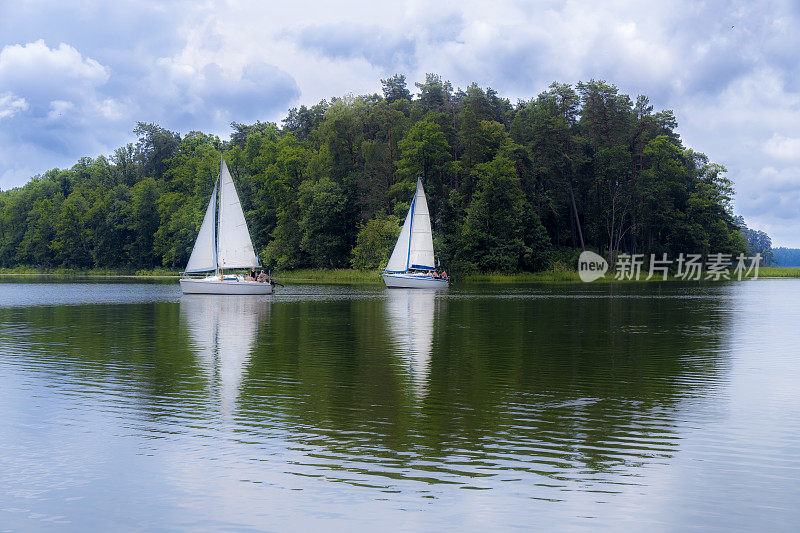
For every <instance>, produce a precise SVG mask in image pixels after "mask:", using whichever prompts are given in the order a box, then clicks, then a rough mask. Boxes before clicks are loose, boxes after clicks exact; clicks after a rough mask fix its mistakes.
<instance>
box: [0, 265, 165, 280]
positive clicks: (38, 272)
mask: <svg viewBox="0 0 800 533" xmlns="http://www.w3.org/2000/svg"><path fill="white" fill-rule="evenodd" d="M179 275H180V273H179V272H178V271H177V270H167V269H164V268H153V269H140V270H124V269H114V268H92V269H89V270H83V269H74V268H55V269H43V268H37V267H31V266H18V267H13V268H0V276H52V277H57V278H83V277H87V278H102V277H108V278H119V277H141V278H172V277H174V278H177V277H178V276H179Z"/></svg>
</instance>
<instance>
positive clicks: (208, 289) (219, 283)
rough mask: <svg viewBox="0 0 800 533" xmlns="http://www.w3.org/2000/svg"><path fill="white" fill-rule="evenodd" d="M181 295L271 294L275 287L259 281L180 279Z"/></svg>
mask: <svg viewBox="0 0 800 533" xmlns="http://www.w3.org/2000/svg"><path fill="white" fill-rule="evenodd" d="M181 291H182V292H183V294H272V293H273V292H274V291H275V287H274V286H273V285H272V284H270V283H262V282H260V281H239V280H235V279H232V280H228V279H226V280H220V279H182V280H181Z"/></svg>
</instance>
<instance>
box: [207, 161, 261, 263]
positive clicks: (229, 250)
mask: <svg viewBox="0 0 800 533" xmlns="http://www.w3.org/2000/svg"><path fill="white" fill-rule="evenodd" d="M219 177H220V185H219V237H218V239H217V264H218V265H219V267H220V268H249V267H254V266H258V257H256V253H255V251H254V250H253V241H251V240H250V232H249V231H248V230H247V222H246V221H245V219H244V212H243V211H242V204H241V203H240V202H239V195H237V194H236V186H235V185H234V184H233V179H232V178H231V173H230V172H229V171H228V165H226V164H225V160H224V159H223V160H222V168H221V170H220V175H219Z"/></svg>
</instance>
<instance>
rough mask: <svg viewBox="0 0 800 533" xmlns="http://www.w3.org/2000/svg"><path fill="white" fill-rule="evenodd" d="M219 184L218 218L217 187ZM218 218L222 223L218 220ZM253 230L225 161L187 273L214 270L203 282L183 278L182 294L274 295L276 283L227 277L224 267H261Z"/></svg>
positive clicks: (221, 166) (188, 264) (240, 277)
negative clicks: (253, 238)
mask: <svg viewBox="0 0 800 533" xmlns="http://www.w3.org/2000/svg"><path fill="white" fill-rule="evenodd" d="M218 185H219V215H217V188H218V187H217V186H218ZM217 219H219V220H217ZM258 266H260V265H259V262H258V256H256V252H255V250H254V249H253V241H252V239H250V231H249V230H248V229H247V221H245V218H244V212H243V211H242V204H241V203H240V202H239V195H238V194H236V186H235V185H234V184H233V178H231V173H230V171H229V170H228V165H227V164H225V160H224V159H223V160H222V162H221V163H220V171H219V179H218V180H217V181H216V183H214V190H213V191H212V193H211V200H210V201H209V202H208V208H206V215H205V217H204V218H203V223H202V225H201V226H200V233H199V234H198V235H197V240H196V241H195V243H194V248H193V249H192V255H191V256H189V262H188V263H187V264H186V270H185V273H186V274H192V273H198V272H210V271H212V270H213V271H214V273H213V274H212V275H209V276H207V277H205V278H202V279H197V278H189V277H184V278H182V279H181V281H180V283H181V291H183V294H272V293H273V292H274V290H275V282H273V281H272V280H269V281H267V282H260V281H246V280H245V278H244V277H243V276H235V275H225V274H223V269H225V268H229V269H230V268H252V267H258Z"/></svg>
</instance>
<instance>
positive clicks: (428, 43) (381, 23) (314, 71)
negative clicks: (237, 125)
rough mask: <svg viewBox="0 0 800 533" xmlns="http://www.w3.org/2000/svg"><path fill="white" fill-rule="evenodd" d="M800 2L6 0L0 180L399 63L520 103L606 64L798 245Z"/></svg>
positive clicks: (356, 81) (364, 83)
mask: <svg viewBox="0 0 800 533" xmlns="http://www.w3.org/2000/svg"><path fill="white" fill-rule="evenodd" d="M799 59H800V2H797V1H792V0H785V1H783V0H772V1H761V0H750V1H729V2H723V1H716V0H705V1H701V0H694V1H693V0H674V1H669V2H666V1H665V2H641V1H638V0H637V1H633V0H631V1H625V0H607V1H605V2H596V1H593V0H589V1H582V0H581V1H563V2H562V1H547V0H542V1H527V2H526V1H521V0H520V1H514V0H496V1H494V2H485V1H480V2H477V1H475V2H473V1H471V0H465V1H460V2H458V3H447V2H441V1H440V2H436V3H433V2H422V1H402V0H396V1H394V2H387V3H386V4H385V5H383V4H382V3H380V2H375V1H374V0H373V1H364V2H356V1H347V0H340V1H338V2H322V1H317V2H304V1H299V0H294V1H292V2H274V3H273V2H255V1H252V2H246V1H229V2H182V1H175V2H166V1H164V2H150V1H149V0H137V1H135V2H131V1H128V0H118V1H116V2H89V1H81V0H76V1H73V2H57V1H53V0H44V1H37V0H30V1H26V2H19V1H7V0H0V188H2V189H8V188H10V187H14V186H18V185H21V184H23V183H25V182H26V181H27V180H28V179H29V178H30V177H31V176H32V175H34V174H37V173H40V172H43V171H45V170H47V169H50V168H53V167H68V166H71V165H72V164H73V163H74V162H75V161H76V160H77V159H78V158H79V157H82V156H85V155H88V156H93V157H94V156H97V155H101V154H109V153H110V152H111V151H113V149H114V148H116V147H118V146H121V145H123V144H125V143H127V142H130V141H132V140H134V139H133V135H132V133H131V130H132V129H133V127H134V126H135V123H136V121H145V122H156V123H158V124H160V125H162V126H164V127H166V128H169V129H172V130H176V131H180V132H182V133H185V132H188V131H190V130H202V131H205V132H214V133H217V134H219V135H221V136H224V137H227V136H228V135H229V133H230V129H229V127H228V125H229V124H230V122H231V121H234V120H235V121H237V122H246V123H247V122H254V121H256V120H271V121H280V120H281V119H282V118H283V117H284V116H285V114H286V110H287V109H288V108H289V107H294V106H297V105H299V104H313V103H316V102H317V101H319V100H320V99H322V98H329V97H331V96H337V95H338V96H340V95H343V94H345V93H354V94H365V93H371V92H379V91H380V81H379V80H380V78H382V77H383V78H385V77H387V76H388V75H391V74H394V73H396V72H399V73H404V74H405V75H406V76H407V78H408V80H409V84H410V85H411V87H412V88H413V82H415V81H421V80H423V79H424V77H425V73H426V72H436V73H439V74H441V75H442V76H443V77H444V78H446V79H449V80H451V81H452V83H453V85H454V86H456V87H466V86H467V85H468V84H469V83H470V82H472V81H475V82H477V83H478V84H479V85H481V86H483V87H486V86H491V87H492V88H494V89H495V90H497V91H498V92H499V93H500V94H501V95H503V96H507V97H509V98H511V100H512V102H515V101H516V100H517V99H518V98H530V97H532V96H535V95H536V94H538V93H539V92H541V91H542V90H544V89H545V88H546V87H547V85H548V84H549V83H550V82H552V81H561V82H566V83H575V82H577V81H579V80H588V79H590V78H602V79H605V80H607V81H609V82H612V83H614V84H616V85H617V86H619V87H620V89H621V90H622V91H624V92H626V93H628V94H631V95H632V96H634V97H635V95H637V94H646V95H648V96H649V97H650V99H651V101H652V103H653V104H654V105H655V107H656V109H673V110H674V111H675V114H676V116H677V118H678V121H679V132H680V134H681V135H682V137H683V139H684V143H685V144H686V145H687V146H690V147H692V148H694V149H695V150H698V151H701V152H705V153H706V154H708V155H709V156H710V157H711V159H712V160H713V161H715V162H718V163H722V164H724V165H725V166H726V167H727V168H728V170H729V176H730V177H731V178H732V179H733V180H734V182H735V184H736V190H737V196H736V211H737V213H739V214H742V215H743V216H745V218H746V219H747V222H748V224H749V225H750V226H751V227H756V228H758V229H763V230H765V231H767V232H768V233H769V234H770V235H771V236H772V238H773V242H774V243H775V244H776V245H785V246H794V247H800V231H796V229H797V228H800V61H798V60H799Z"/></svg>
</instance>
